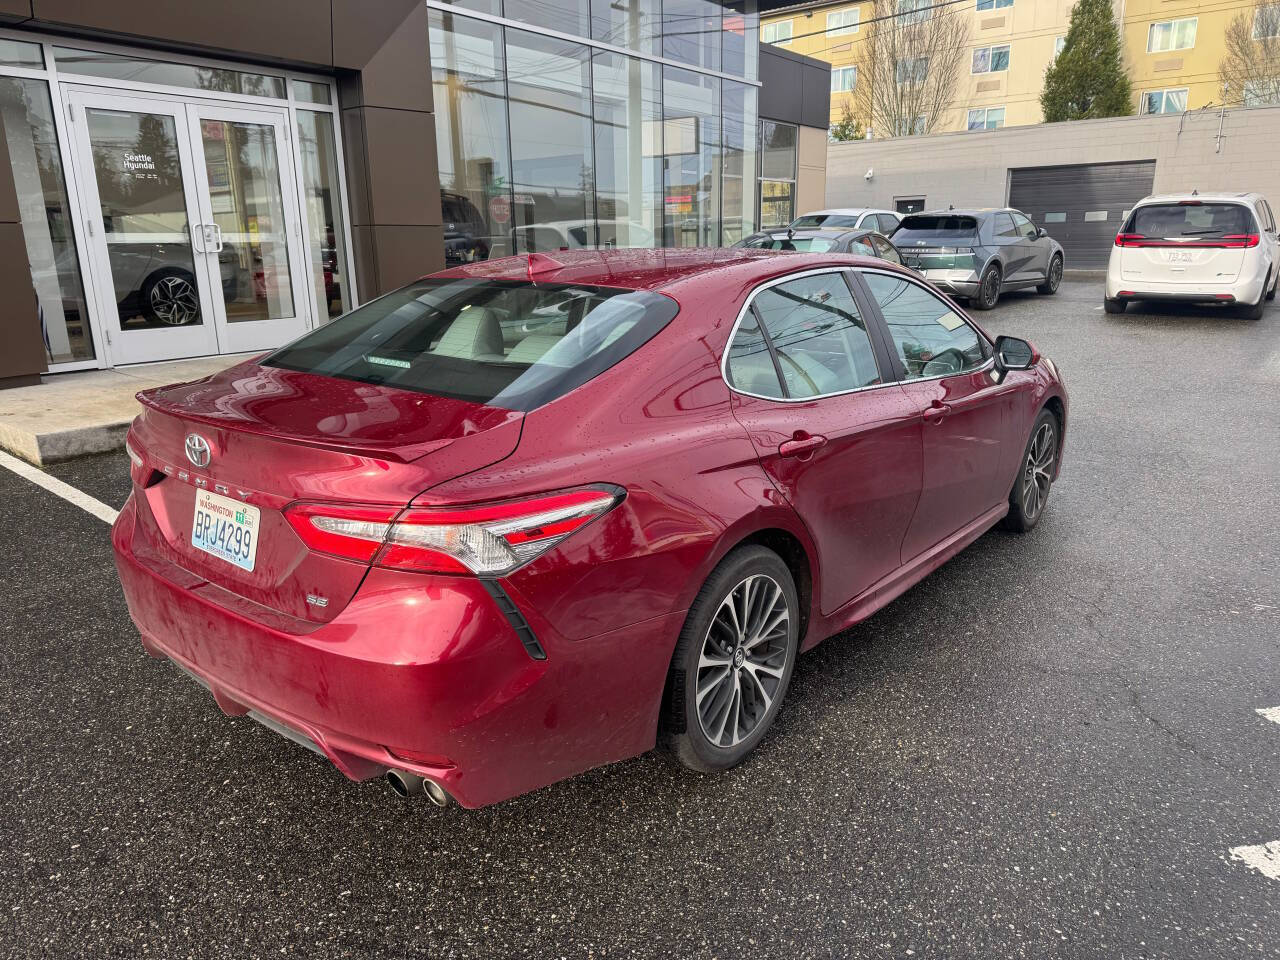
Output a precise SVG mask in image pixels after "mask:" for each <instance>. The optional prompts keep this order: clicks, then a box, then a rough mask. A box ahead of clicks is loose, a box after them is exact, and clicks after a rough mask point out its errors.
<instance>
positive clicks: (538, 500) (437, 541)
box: [285, 487, 622, 577]
mask: <svg viewBox="0 0 1280 960" xmlns="http://www.w3.org/2000/svg"><path fill="white" fill-rule="evenodd" d="M621 499H622V494H621V492H620V491H617V490H616V489H613V488H607V489H606V488H601V487H590V488H582V489H577V490H568V491H564V492H561V493H549V494H543V495H542V496H538V497H530V498H527V499H523V500H512V501H506V502H503V503H486V504H477V505H474V506H463V507H414V508H410V509H404V508H400V507H378V506H364V505H359V504H336V503H298V504H294V505H293V506H292V507H290V508H289V509H288V510H287V511H286V513H285V516H286V517H287V518H288V520H289V523H290V524H291V525H292V526H293V529H294V530H295V531H297V533H298V536H299V537H301V538H302V541H303V542H304V543H305V544H306V545H307V546H308V547H310V548H311V549H312V550H316V551H318V552H320V553H327V554H330V555H332V556H336V557H343V558H345V559H348V560H358V561H362V562H365V563H373V564H375V565H377V566H380V567H392V568H394V569H397V570H417V571H422V572H432V573H474V574H479V575H481V576H488V577H494V576H502V575H503V574H506V573H510V572H511V571H512V570H515V569H516V568H517V567H520V566H523V565H524V564H526V563H528V562H529V561H530V560H532V559H533V558H534V557H537V556H539V555H541V554H543V553H546V551H548V550H550V549H551V548H552V547H554V546H555V545H556V544H557V543H559V542H560V541H561V540H563V539H564V538H565V537H567V536H569V535H570V534H572V533H574V532H575V531H577V530H580V529H581V528H582V527H584V526H586V525H587V524H588V523H590V522H591V521H592V520H595V519H596V518H597V517H599V516H601V515H602V514H604V513H607V512H608V511H609V510H611V509H612V508H613V507H614V506H615V505H617V504H618V502H619V501H621Z"/></svg>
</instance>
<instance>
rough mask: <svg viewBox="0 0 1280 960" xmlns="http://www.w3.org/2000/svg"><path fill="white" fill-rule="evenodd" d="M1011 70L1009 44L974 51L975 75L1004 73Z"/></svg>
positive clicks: (979, 48)
mask: <svg viewBox="0 0 1280 960" xmlns="http://www.w3.org/2000/svg"><path fill="white" fill-rule="evenodd" d="M1008 69H1009V44H1007V43H1001V44H998V45H996V46H994V47H978V48H977V49H976V50H974V51H973V72H974V73H1003V72H1004V71H1005V70H1008Z"/></svg>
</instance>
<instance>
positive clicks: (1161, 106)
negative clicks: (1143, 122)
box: [1142, 87, 1187, 113]
mask: <svg viewBox="0 0 1280 960" xmlns="http://www.w3.org/2000/svg"><path fill="white" fill-rule="evenodd" d="M1186 109H1187V88H1186V87H1183V88H1182V89H1181V90H1149V91H1147V92H1146V93H1144V94H1143V95H1142V112H1143V113H1183V112H1185V111H1186Z"/></svg>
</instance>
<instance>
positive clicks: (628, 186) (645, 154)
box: [589, 50, 662, 247]
mask: <svg viewBox="0 0 1280 960" xmlns="http://www.w3.org/2000/svg"><path fill="white" fill-rule="evenodd" d="M591 69H592V83H593V89H594V94H595V95H594V97H593V104H592V105H593V109H594V111H595V155H596V162H595V188H596V221H597V224H596V233H595V235H594V237H591V238H589V239H591V240H592V244H593V245H595V246H601V247H652V246H655V245H657V244H660V243H661V242H662V239H661V238H662V68H661V67H660V66H659V65H658V64H656V63H650V62H647V61H643V60H637V59H635V58H634V57H626V56H623V55H622V54H619V53H609V52H606V51H604V50H596V51H594V52H593V53H592V57H591ZM633 111H634V114H635V116H636V117H638V119H639V123H636V122H634V118H633V115H632V114H633Z"/></svg>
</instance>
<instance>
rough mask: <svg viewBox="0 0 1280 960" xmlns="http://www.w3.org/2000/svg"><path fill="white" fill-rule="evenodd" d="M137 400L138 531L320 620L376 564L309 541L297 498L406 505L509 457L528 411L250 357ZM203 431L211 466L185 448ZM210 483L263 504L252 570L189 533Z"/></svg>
mask: <svg viewBox="0 0 1280 960" xmlns="http://www.w3.org/2000/svg"><path fill="white" fill-rule="evenodd" d="M139 400H140V401H141V402H142V404H143V413H142V415H141V416H140V417H139V418H138V420H136V421H135V423H134V427H133V432H132V435H131V436H132V442H133V443H134V445H135V448H136V449H137V450H138V452H139V454H140V455H142V456H143V457H144V461H145V463H144V472H145V476H144V478H143V481H142V482H141V483H140V485H139V489H138V490H137V499H138V502H139V503H138V506H139V510H138V514H139V524H138V534H136V535H140V536H144V537H146V538H147V540H148V543H149V546H150V547H151V548H152V549H153V550H154V551H155V552H156V553H157V554H159V555H160V556H161V557H162V558H163V559H165V560H168V561H170V562H172V563H175V564H177V565H178V566H180V567H182V568H184V569H186V570H187V571H189V572H190V573H192V574H194V575H196V576H198V577H200V578H201V579H202V580H205V581H208V582H210V583H212V584H215V585H217V586H219V587H222V588H224V589H226V590H229V591H231V592H232V593H234V594H236V595H238V596H240V597H242V598H244V599H246V600H250V601H252V602H255V603H258V604H261V605H263V606H266V607H269V608H270V609H272V610H274V611H277V612H280V613H284V614H286V615H289V616H292V617H296V618H301V619H305V620H309V621H313V622H317V623H322V622H326V621H328V620H332V619H333V618H334V617H335V616H336V615H337V614H338V613H339V612H340V611H341V610H342V609H343V607H345V606H346V604H347V602H348V601H349V600H350V599H351V596H352V595H353V594H354V593H355V590H356V588H357V587H358V586H359V584H360V581H361V580H362V579H363V577H364V574H365V571H366V570H367V569H368V564H367V563H359V562H355V561H351V560H346V559H341V558H339V557H331V556H327V555H323V554H319V553H315V552H313V551H309V550H308V549H307V548H306V547H305V546H304V545H303V543H302V541H301V540H300V539H299V538H298V536H297V534H296V533H295V532H294V531H293V529H292V528H291V527H290V525H289V523H288V521H287V520H286V519H285V516H284V509H285V508H286V507H287V506H288V505H289V504H290V503H292V502H295V501H306V500H322V501H335V500H336V501H342V502H347V503H368V504H383V505H393V506H397V507H399V506H404V505H406V504H408V503H409V501H411V500H412V499H413V498H414V497H415V496H417V495H418V494H419V493H421V492H422V491H423V490H425V489H427V488H429V487H431V486H434V485H435V484H437V483H440V482H442V481H444V480H448V479H452V478H454V477H457V476H461V475H463V474H465V473H469V472H471V471H473V470H477V469H479V468H481V467H483V466H487V465H489V464H491V463H495V462H497V461H498V460H501V459H503V458H504V457H506V456H508V455H509V454H510V453H511V452H512V451H513V450H514V449H515V447H516V444H517V442H518V440H519V436H520V428H521V422H522V420H523V415H522V414H520V413H518V412H513V411H510V410H504V409H499V408H496V407H488V406H485V405H483V404H478V403H470V402H467V401H462V400H455V399H449V398H445V397H439V396H434V395H431V394H424V393H418V392H410V391H405V390H399V389H395V388H391V387H386V386H382V385H378V384H370V383H360V382H356V381H349V380H342V379H338V378H333V377H326V376H319V375H315V374H309V373H301V372H297V371H291V370H285V369H281V368H272V367H262V366H259V365H258V364H257V363H255V362H252V361H251V362H249V363H244V364H240V365H238V366H236V367H232V368H231V369H229V370H226V371H223V372H222V373H220V374H217V375H215V376H213V377H210V378H207V379H205V380H200V381H196V382H194V383H188V384H178V385H175V386H170V387H161V388H158V389H154V390H148V391H144V392H143V393H141V394H139ZM192 435H194V436H198V437H199V438H200V439H201V440H203V441H204V442H205V443H207V445H208V448H209V451H210V457H209V459H208V461H207V463H205V464H204V465H202V466H197V465H196V463H195V462H193V461H192V460H191V459H190V458H189V457H188V456H187V452H186V445H187V438H188V437H189V436H192ZM198 453H199V451H198V450H197V454H198ZM196 459H197V460H200V459H201V458H200V457H199V456H198V455H197V458H196ZM206 493H212V494H214V495H215V496H217V497H222V498H225V499H226V500H230V501H232V502H234V503H235V504H245V505H248V506H250V507H253V508H256V509H257V510H258V511H259V516H258V522H257V524H256V528H257V535H256V540H257V546H256V556H255V557H254V559H253V563H252V569H243V568H241V567H240V566H236V565H235V564H233V563H232V562H230V561H228V560H225V559H223V558H222V557H219V556H215V555H213V554H211V553H209V552H206V551H205V550H202V549H200V548H199V547H197V546H195V545H194V544H193V543H192V525H193V518H194V515H195V506H196V498H197V496H198V495H200V494H206Z"/></svg>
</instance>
